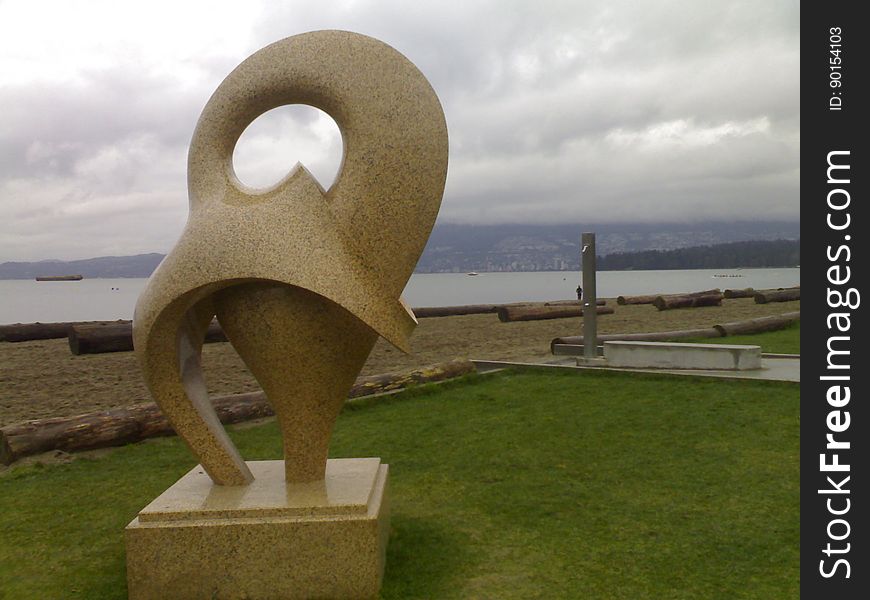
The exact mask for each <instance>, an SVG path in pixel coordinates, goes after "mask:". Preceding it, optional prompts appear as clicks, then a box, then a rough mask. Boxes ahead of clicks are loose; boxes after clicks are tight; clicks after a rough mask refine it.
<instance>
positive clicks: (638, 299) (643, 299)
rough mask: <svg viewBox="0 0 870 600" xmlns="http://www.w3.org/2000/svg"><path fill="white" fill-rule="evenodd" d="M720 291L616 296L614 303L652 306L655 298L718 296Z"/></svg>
mask: <svg viewBox="0 0 870 600" xmlns="http://www.w3.org/2000/svg"><path fill="white" fill-rule="evenodd" d="M719 293H721V290H720V289H719V288H714V289H712V290H702V291H700V292H686V293H684V294H648V295H645V296H617V297H616V303H617V304H619V305H625V304H653V303H654V302H655V301H656V298H674V297H689V298H694V297H695V296H709V295H711V294H719Z"/></svg>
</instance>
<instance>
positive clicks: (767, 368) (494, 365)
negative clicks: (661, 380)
mask: <svg viewBox="0 0 870 600" xmlns="http://www.w3.org/2000/svg"><path fill="white" fill-rule="evenodd" d="M782 356H783V355H777V356H776V357H768V356H764V355H762V357H761V368H760V369H755V370H752V371H704V370H699V369H620V368H615V367H599V366H582V367H579V366H577V364H576V361H575V360H574V359H570V358H568V359H566V358H561V359H557V360H555V361H553V362H547V363H523V362H508V361H500V360H473V361H472V362H473V363H474V365H475V366H476V367H477V370H478V371H479V372H481V373H484V372H486V371H493V370H496V369H505V368H510V367H530V368H540V369H570V370H576V371H581V370H593V371H624V372H628V373H665V374H668V375H691V376H695V377H719V378H722V379H762V380H766V381H793V382H800V380H801V360H800V357H799V356H796V357H795V358H782Z"/></svg>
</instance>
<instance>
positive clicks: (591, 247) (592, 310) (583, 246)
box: [580, 233, 598, 358]
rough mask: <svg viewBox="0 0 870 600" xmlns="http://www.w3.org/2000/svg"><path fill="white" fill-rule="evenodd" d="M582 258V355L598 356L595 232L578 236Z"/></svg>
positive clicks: (588, 356) (587, 356)
mask: <svg viewBox="0 0 870 600" xmlns="http://www.w3.org/2000/svg"><path fill="white" fill-rule="evenodd" d="M580 255H581V257H582V259H583V356H585V357H586V358H597V356H598V313H597V302H596V300H597V296H596V290H595V234H594V233H584V234H583V235H582V236H581V238H580Z"/></svg>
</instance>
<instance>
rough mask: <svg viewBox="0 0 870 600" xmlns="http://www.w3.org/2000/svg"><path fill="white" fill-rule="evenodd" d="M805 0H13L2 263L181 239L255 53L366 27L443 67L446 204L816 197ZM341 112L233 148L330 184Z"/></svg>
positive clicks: (579, 213)
mask: <svg viewBox="0 0 870 600" xmlns="http://www.w3.org/2000/svg"><path fill="white" fill-rule="evenodd" d="M799 24H800V7H799V2H797V1H774V0H771V1H767V2H763V3H752V2H748V1H747V2H743V1H739V2H738V1H724V0H723V1H716V2H709V3H698V2H690V1H689V0H682V1H657V2H645V3H637V2H629V1H627V0H615V1H613V2H607V3H601V2H591V1H579V2H568V1H564V2H561V1H542V2H534V3H533V2H528V1H513V2H510V1H504V2H495V1H494V0H489V1H486V0H480V1H477V0H466V1H463V2H449V1H447V2H439V3H428V2H427V3H423V2H421V3H407V2H399V1H398V0H396V1H393V0H389V1H384V0H381V1H376V0H370V1H365V0H360V1H345V2H335V3H311V2H302V1H290V2H281V3H277V2H267V1H266V0H261V1H252V2H247V3H239V2H231V1H228V0H227V1H222V0H214V1H209V2H205V1H199V0H194V1H190V2H172V3H170V2H166V1H164V0H154V1H152V2H148V3H141V4H139V3H118V2H108V1H104V0H94V1H92V2H87V3H72V2H65V1H62V0H55V1H51V0H47V1H44V2H38V3H34V2H27V1H20V0H0V72H2V73H3V74H4V75H3V81H2V82H0V157H2V160H0V262H5V261H30V260H42V259H48V258H58V259H81V258H89V257H95V256H108V255H130V254H137V253H146V252H166V251H168V250H169V248H170V247H171V246H172V244H173V243H174V242H175V240H176V239H177V237H178V235H179V234H180V232H181V230H182V228H183V226H184V223H185V220H186V216H187V187H186V173H185V170H186V154H187V145H188V143H189V141H190V136H191V134H192V132H193V127H194V126H195V124H196V119H197V118H198V116H199V112H200V111H201V110H202V107H203V106H204V104H205V102H206V101H207V100H208V97H209V96H210V95H211V93H212V92H213V91H214V89H215V88H216V87H217V85H218V84H219V83H220V82H221V80H222V79H223V78H224V77H225V76H226V75H227V74H228V73H229V72H230V71H231V70H232V69H233V68H234V67H235V66H236V65H237V64H238V63H239V62H241V61H242V60H243V59H244V58H246V57H247V56H248V55H250V54H251V53H252V52H254V51H256V50H257V49H259V48H260V47H262V46H264V45H266V44H268V43H271V42H273V41H276V40H278V39H281V38H283V37H286V36H289V35H294V34H297V33H302V32H304V31H309V30H314V29H348V30H353V31H357V32H360V33H364V34H367V35H371V36H373V37H376V38H378V39H381V40H383V41H384V42H386V43H388V44H390V45H392V46H393V47H395V48H396V49H397V50H399V51H400V52H402V53H403V54H405V55H406V56H407V57H408V58H409V59H411V60H412V61H413V62H414V63H415V64H416V65H417V66H418V67H419V68H420V70H421V71H422V72H423V73H424V74H425V75H426V76H427V78H428V79H429V80H430V82H431V83H432V85H433V87H434V88H435V91H436V92H437V94H438V95H439V98H440V99H441V102H442V104H443V106H444V110H445V114H446V117H447V122H448V127H449V131H450V139H451V143H450V151H451V156H450V171H449V175H448V180H447V187H446V190H445V196H444V202H443V205H442V212H441V216H440V217H439V222H442V223H476V224H483V223H566V222H582V223H620V222H632V223H634V222H638V223H659V222H673V221H682V222H693V221H725V222H728V221H735V220H772V221H777V220H778V221H798V220H799V218H800V209H799V201H800V192H799V179H800V171H799V158H800V97H799V83H800V77H799V64H800V63H799V49H800V37H799ZM341 150H342V145H341V139H340V136H339V134H338V130H337V127H336V125H335V123H334V122H333V121H332V120H331V119H330V118H329V117H327V116H326V115H324V114H323V113H320V112H319V111H316V110H315V109H312V108H310V107H284V108H281V109H276V110H275V111H271V112H270V113H269V114H267V115H265V116H264V117H262V118H261V119H259V120H258V121H257V122H255V123H254V124H253V125H252V126H251V127H250V128H249V130H247V131H246V132H245V133H244V134H243V136H242V139H241V140H240V143H239V147H238V148H237V152H236V155H235V159H234V162H235V167H236V170H237V172H238V174H239V176H240V178H241V179H242V180H243V181H244V182H245V183H247V184H249V185H254V186H263V185H268V184H270V183H272V182H274V181H276V180H277V179H279V178H280V177H281V176H282V175H283V174H284V173H286V172H287V171H289V169H290V168H291V167H292V166H293V165H294V164H295V163H296V162H297V161H301V162H303V163H304V164H306V166H308V167H309V169H310V170H311V171H312V172H313V173H314V175H315V176H316V177H317V178H318V179H319V180H320V181H321V183H322V184H323V185H325V186H328V185H329V183H330V182H331V180H332V178H333V177H334V175H335V172H336V170H337V169H338V166H339V163H340V160H341Z"/></svg>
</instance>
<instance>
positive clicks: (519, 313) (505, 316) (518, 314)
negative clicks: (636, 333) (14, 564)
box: [498, 306, 614, 323]
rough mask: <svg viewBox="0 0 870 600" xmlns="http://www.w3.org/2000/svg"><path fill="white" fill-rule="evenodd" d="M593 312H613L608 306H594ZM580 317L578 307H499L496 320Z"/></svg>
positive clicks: (581, 314)
mask: <svg viewBox="0 0 870 600" xmlns="http://www.w3.org/2000/svg"><path fill="white" fill-rule="evenodd" d="M595 312H596V314H599V315H611V314H613V312H614V310H613V309H612V308H610V307H608V306H596V307H595ZM582 316H583V309H582V308H581V307H579V306H500V307H499V309H498V320H499V321H501V322H502V323H513V322H515V321H541V320H544V319H566V318H569V317H582Z"/></svg>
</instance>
